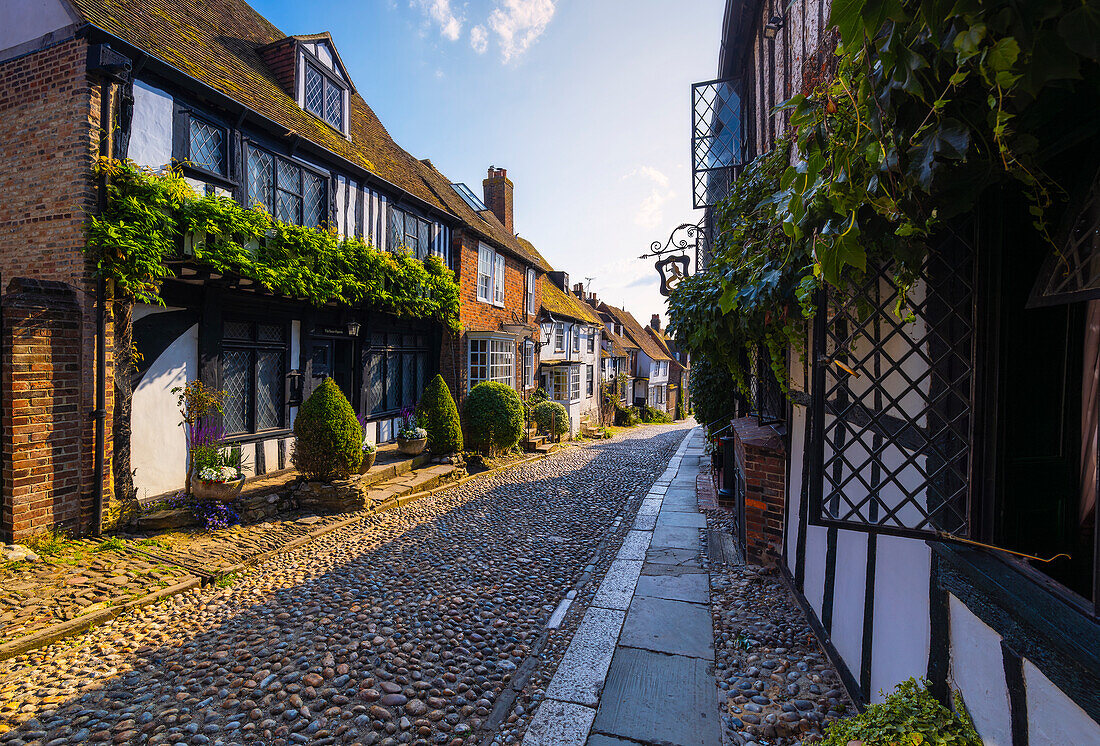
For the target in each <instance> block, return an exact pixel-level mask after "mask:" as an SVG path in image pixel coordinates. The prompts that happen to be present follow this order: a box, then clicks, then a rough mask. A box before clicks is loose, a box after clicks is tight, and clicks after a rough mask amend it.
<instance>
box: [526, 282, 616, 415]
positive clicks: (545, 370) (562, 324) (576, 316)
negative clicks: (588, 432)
mask: <svg viewBox="0 0 1100 746" xmlns="http://www.w3.org/2000/svg"><path fill="white" fill-rule="evenodd" d="M568 287H569V275H568V274H566V273H565V272H557V271H552V272H550V273H549V274H547V275H546V276H545V277H544V278H543V289H542V314H541V316H540V320H541V324H542V337H543V339H544V340H547V343H546V344H544V345H543V347H542V350H541V354H540V356H539V374H538V378H539V384H540V385H541V386H542V388H543V389H545V391H546V393H547V395H548V396H549V397H550V399H551V400H553V401H556V402H558V403H559V404H561V405H562V406H564V407H565V410H566V411H567V412H568V413H569V429H570V435H576V434H577V432H579V430H580V423H581V418H582V417H584V418H587V419H588V421H590V422H592V423H593V424H595V423H597V422H599V420H600V384H599V370H600V368H599V366H600V349H601V347H602V334H601V331H602V325H601V323H600V319H599V317H598V316H597V315H596V313H595V311H593V310H592V309H591V308H590V307H589V306H588V304H586V303H585V302H584V301H582V300H580V298H578V297H575V296H574V295H572V294H571V293H570V292H569V290H568ZM580 287H581V288H582V291H583V286H580Z"/></svg>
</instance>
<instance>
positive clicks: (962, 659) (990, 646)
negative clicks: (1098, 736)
mask: <svg viewBox="0 0 1100 746" xmlns="http://www.w3.org/2000/svg"><path fill="white" fill-rule="evenodd" d="M948 599H949V600H948V603H949V611H948V619H949V629H950V635H951V673H950V677H951V685H952V687H953V688H955V689H958V690H959V691H960V692H962V696H963V701H964V702H966V708H967V710H969V712H970V716H971V717H972V718H973V719H974V727H975V728H977V729H978V733H979V734H980V735H981V737H982V741H983V742H984V743H985V746H1012V722H1011V718H1010V715H1009V709H1008V687H1007V686H1006V685H1005V674H1004V659H1003V657H1002V654H1001V638H1000V636H999V635H998V634H997V633H996V632H994V631H993V630H992V629H990V628H989V627H988V626H986V624H985V623H984V622H983V621H982V620H981V619H978V617H976V616H974V614H973V613H971V611H970V609H968V608H966V606H965V604H963V602H962V601H960V600H959V599H957V598H955V597H954V596H948ZM1069 743H1072V742H1066V743H1065V746H1069ZM1031 746H1039V744H1038V743H1035V742H1032V744H1031Z"/></svg>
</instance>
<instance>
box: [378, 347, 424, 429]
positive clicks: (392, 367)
mask: <svg viewBox="0 0 1100 746" xmlns="http://www.w3.org/2000/svg"><path fill="white" fill-rule="evenodd" d="M370 340H371V342H370V347H369V348H368V349H367V350H366V351H365V352H364V354H363V357H364V365H363V368H364V374H365V378H366V385H365V391H364V395H365V401H364V406H363V410H364V411H365V412H366V413H367V414H369V415H370V416H371V417H378V416H381V415H385V414H388V413H397V412H399V411H400V410H401V409H402V408H403V407H414V406H416V403H417V401H418V400H419V398H420V394H421V392H423V391H424V388H425V387H426V386H427V385H428V382H427V380H426V377H427V374H428V349H427V344H426V342H425V338H424V336H423V335H419V334H388V335H387V334H382V333H379V332H375V333H373V334H371V336H370Z"/></svg>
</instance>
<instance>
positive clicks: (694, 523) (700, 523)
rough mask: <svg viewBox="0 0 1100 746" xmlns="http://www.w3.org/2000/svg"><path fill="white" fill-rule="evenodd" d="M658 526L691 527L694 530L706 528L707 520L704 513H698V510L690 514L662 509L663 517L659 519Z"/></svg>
mask: <svg viewBox="0 0 1100 746" xmlns="http://www.w3.org/2000/svg"><path fill="white" fill-rule="evenodd" d="M657 525H658V526H662V525H664V526H691V527H692V528H706V527H707V519H706V516H704V515H703V514H702V513H699V512H697V509H694V508H693V509H692V510H691V511H690V512H679V511H676V510H669V509H668V508H667V507H666V508H661V515H660V516H659V517H658V518H657Z"/></svg>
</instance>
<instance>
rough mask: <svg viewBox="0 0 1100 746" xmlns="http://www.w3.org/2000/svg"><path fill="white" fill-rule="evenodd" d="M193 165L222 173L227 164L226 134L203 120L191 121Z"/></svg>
mask: <svg viewBox="0 0 1100 746" xmlns="http://www.w3.org/2000/svg"><path fill="white" fill-rule="evenodd" d="M190 140H191V158H190V160H191V163H192V164H193V165H195V166H198V167H200V168H205V169H207V170H208V171H216V172H218V173H222V172H223V171H224V168H225V167H224V164H225V134H224V133H223V131H222V129H221V128H220V127H214V126H213V125H210V124H207V123H206V122H204V121H202V120H201V119H192V120H191V138H190Z"/></svg>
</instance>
